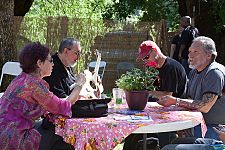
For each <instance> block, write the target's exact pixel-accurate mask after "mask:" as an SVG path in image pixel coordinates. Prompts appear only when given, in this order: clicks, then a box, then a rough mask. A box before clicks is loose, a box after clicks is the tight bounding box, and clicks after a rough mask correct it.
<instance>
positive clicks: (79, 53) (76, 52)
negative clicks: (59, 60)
mask: <svg viewBox="0 0 225 150" xmlns="http://www.w3.org/2000/svg"><path fill="white" fill-rule="evenodd" d="M67 49H68V50H72V49H71V48H67ZM73 52H74V53H75V54H76V55H77V56H80V55H81V52H80V51H73Z"/></svg>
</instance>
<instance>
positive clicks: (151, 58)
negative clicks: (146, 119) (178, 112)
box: [123, 40, 187, 150]
mask: <svg viewBox="0 0 225 150" xmlns="http://www.w3.org/2000/svg"><path fill="white" fill-rule="evenodd" d="M140 60H142V61H143V62H144V65H145V66H146V67H153V68H156V69H158V70H159V78H158V79H159V81H158V82H159V87H158V90H157V91H149V94H150V95H153V96H154V97H157V98H160V97H162V96H165V95H176V96H178V97H182V95H183V94H184V93H185V91H186V84H187V76H186V73H185V70H184V68H183V67H182V65H181V64H180V63H179V62H177V61H176V60H174V59H171V58H169V57H167V56H165V55H164V54H163V53H162V52H161V50H160V48H159V47H158V46H157V45H156V43H155V42H153V41H150V40H149V41H144V42H142V43H141V45H140V46H139V55H138V58H137V61H140ZM149 136H151V137H152V136H153V137H158V138H159V141H160V146H164V145H166V144H169V142H170V141H171V139H172V138H175V134H174V133H172V132H171V133H159V134H157V135H155V134H150V135H148V137H149ZM142 137H143V136H142V135H141V134H131V135H129V136H128V137H127V138H126V140H125V144H124V148H123V150H129V149H134V147H136V145H137V143H138V142H137V141H138V140H141V139H142Z"/></svg>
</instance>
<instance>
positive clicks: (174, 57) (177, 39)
mask: <svg viewBox="0 0 225 150" xmlns="http://www.w3.org/2000/svg"><path fill="white" fill-rule="evenodd" d="M180 39H181V37H180V35H179V34H178V35H175V36H174V37H173V40H172V44H175V45H176V49H175V51H174V54H173V59H175V60H176V61H179V59H178V55H179V50H180Z"/></svg>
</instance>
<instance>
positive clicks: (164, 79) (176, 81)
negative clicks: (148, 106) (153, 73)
mask: <svg viewBox="0 0 225 150" xmlns="http://www.w3.org/2000/svg"><path fill="white" fill-rule="evenodd" d="M158 70H159V91H168V92H173V96H175V97H181V96H182V95H183V94H185V92H186V85H187V76H186V72H185V70H184V68H183V66H182V65H181V64H180V63H179V62H177V61H176V60H174V59H171V58H168V57H167V58H166V60H165V63H164V64H163V66H162V67H161V68H159V69H158Z"/></svg>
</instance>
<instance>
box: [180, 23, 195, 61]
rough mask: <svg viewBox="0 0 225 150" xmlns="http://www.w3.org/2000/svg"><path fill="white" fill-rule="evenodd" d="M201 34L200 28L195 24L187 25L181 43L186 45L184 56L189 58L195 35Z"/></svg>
mask: <svg viewBox="0 0 225 150" xmlns="http://www.w3.org/2000/svg"><path fill="white" fill-rule="evenodd" d="M198 35H199V32H198V29H197V28H195V27H193V26H187V27H186V28H185V29H184V30H183V31H182V33H181V39H180V43H181V44H184V45H185V48H184V50H183V51H182V58H183V59H188V53H189V52H188V49H189V47H190V46H191V43H192V41H193V39H194V38H195V37H197V36H198Z"/></svg>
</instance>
